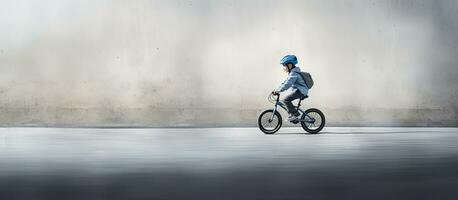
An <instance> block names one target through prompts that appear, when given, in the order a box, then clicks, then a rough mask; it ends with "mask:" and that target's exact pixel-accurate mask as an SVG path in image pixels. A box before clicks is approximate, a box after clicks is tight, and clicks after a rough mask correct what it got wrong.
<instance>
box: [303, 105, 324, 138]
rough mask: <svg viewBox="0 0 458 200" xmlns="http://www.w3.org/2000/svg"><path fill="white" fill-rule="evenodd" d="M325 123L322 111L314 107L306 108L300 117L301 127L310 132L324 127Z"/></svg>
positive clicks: (316, 131)
mask: <svg viewBox="0 0 458 200" xmlns="http://www.w3.org/2000/svg"><path fill="white" fill-rule="evenodd" d="M307 116H308V117H307ZM306 117H307V118H306ZM308 118H310V119H308ZM325 124H326V119H325V118H324V114H323V112H321V111H320V110H318V109H316V108H310V109H308V110H306V111H305V112H304V114H303V115H302V117H301V126H302V128H303V129H304V130H305V131H307V132H308V133H311V134H316V133H319V132H320V131H321V130H322V129H323V128H324V125H325Z"/></svg>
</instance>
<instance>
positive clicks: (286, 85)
mask: <svg viewBox="0 0 458 200" xmlns="http://www.w3.org/2000/svg"><path fill="white" fill-rule="evenodd" d="M297 78H299V75H298V74H297V73H293V72H291V73H290V74H289V75H288V78H287V79H286V80H285V81H283V83H282V84H281V85H280V86H279V87H278V88H277V90H275V91H276V92H283V91H285V90H287V89H289V88H290V87H291V85H293V83H294V82H296V80H297Z"/></svg>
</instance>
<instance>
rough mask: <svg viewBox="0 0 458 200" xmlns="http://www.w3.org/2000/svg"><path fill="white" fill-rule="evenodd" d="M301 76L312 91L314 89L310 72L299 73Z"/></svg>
mask: <svg viewBox="0 0 458 200" xmlns="http://www.w3.org/2000/svg"><path fill="white" fill-rule="evenodd" d="M299 74H300V75H301V77H302V79H303V80H304V82H305V85H307V87H308V88H309V89H311V88H312V87H313V79H312V75H310V73H308V72H299Z"/></svg>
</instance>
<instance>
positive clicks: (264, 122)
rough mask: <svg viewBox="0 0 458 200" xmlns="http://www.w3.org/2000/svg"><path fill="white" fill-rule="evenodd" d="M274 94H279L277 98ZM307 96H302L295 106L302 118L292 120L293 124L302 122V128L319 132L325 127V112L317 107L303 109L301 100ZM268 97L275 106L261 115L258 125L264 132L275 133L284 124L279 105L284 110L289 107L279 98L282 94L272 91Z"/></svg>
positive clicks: (312, 132)
mask: <svg viewBox="0 0 458 200" xmlns="http://www.w3.org/2000/svg"><path fill="white" fill-rule="evenodd" d="M274 96H277V98H276V99H275V98H274ZM305 98H308V96H307V95H305V96H304V97H302V98H300V99H299V103H298V104H297V106H296V107H295V108H296V109H297V111H298V112H299V113H300V114H301V115H300V118H299V119H298V120H295V121H291V123H293V124H298V123H301V126H302V128H303V129H304V130H305V131H307V132H308V133H310V134H316V133H319V132H320V131H321V130H322V129H323V128H324V125H325V123H326V119H325V117H324V114H323V112H321V111H320V110H318V109H316V108H309V109H307V110H305V111H304V110H302V109H301V108H300V106H301V101H302V100H304V99H305ZM267 99H268V100H269V101H270V102H271V103H274V108H273V109H268V110H265V111H263V112H262V113H261V114H260V115H259V117H258V126H259V129H261V131H262V132H264V133H265V134H274V133H275V132H277V131H278V130H280V128H281V126H282V117H281V115H280V113H279V112H278V110H277V109H278V106H280V107H281V108H283V109H284V110H287V109H286V106H285V105H284V103H282V102H281V101H280V100H279V99H280V94H272V93H271V94H270V95H269V96H268V97H267ZM270 127H271V128H270Z"/></svg>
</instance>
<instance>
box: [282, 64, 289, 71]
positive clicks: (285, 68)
mask: <svg viewBox="0 0 458 200" xmlns="http://www.w3.org/2000/svg"><path fill="white" fill-rule="evenodd" d="M283 71H285V72H288V65H285V64H283Z"/></svg>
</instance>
